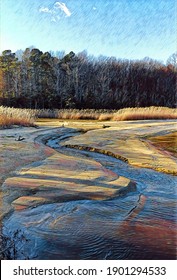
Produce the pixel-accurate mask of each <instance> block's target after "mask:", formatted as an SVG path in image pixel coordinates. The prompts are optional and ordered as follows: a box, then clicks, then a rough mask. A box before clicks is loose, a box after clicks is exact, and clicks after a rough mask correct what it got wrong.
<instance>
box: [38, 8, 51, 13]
mask: <svg viewBox="0 0 177 280" xmlns="http://www.w3.org/2000/svg"><path fill="white" fill-rule="evenodd" d="M39 12H40V13H47V14H52V13H53V11H52V10H50V9H49V8H47V7H41V8H40V9H39Z"/></svg>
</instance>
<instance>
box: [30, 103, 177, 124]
mask: <svg viewBox="0 0 177 280" xmlns="http://www.w3.org/2000/svg"><path fill="white" fill-rule="evenodd" d="M34 114H35V115H36V117H38V118H56V119H73V120H82V119H85V120H87V119H88V120H99V121H111V120H113V121H126V120H146V119H177V109H172V108H168V107H153V106H152V107H144V108H125V109H121V110H118V111H115V110H114V111H113V110H93V109H86V110H77V109H66V110H65V109H63V110H34Z"/></svg>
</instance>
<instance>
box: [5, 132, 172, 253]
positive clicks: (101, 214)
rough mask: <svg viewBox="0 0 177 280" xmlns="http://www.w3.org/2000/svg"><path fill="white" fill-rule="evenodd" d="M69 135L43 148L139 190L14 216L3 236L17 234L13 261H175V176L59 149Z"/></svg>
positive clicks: (52, 138) (105, 158) (23, 211)
mask: <svg viewBox="0 0 177 280" xmlns="http://www.w3.org/2000/svg"><path fill="white" fill-rule="evenodd" d="M73 135H75V134H72V131H71V132H68V130H67V134H66V135H64V134H63V135H62V136H61V137H59V136H53V137H51V138H50V139H48V141H47V142H46V145H48V146H50V147H52V148H54V149H56V150H57V151H58V152H60V153H62V154H64V155H72V156H73V157H77V159H78V158H88V159H93V160H95V161H96V162H99V163H100V164H101V165H102V166H104V167H106V168H107V169H109V170H111V171H113V172H114V173H116V174H118V175H119V176H125V177H127V178H129V179H131V180H133V181H135V182H136V183H137V188H136V190H134V191H132V192H129V193H122V195H120V196H118V197H115V198H112V199H107V200H85V199H83V200H82V199H80V200H72V201H66V202H65V201H64V202H60V203H58V202H56V203H51V204H50V203H48V204H43V205H40V206H36V207H33V208H27V209H25V210H22V211H14V212H12V214H11V215H9V216H8V217H6V218H5V220H4V228H3V233H4V234H5V235H6V236H11V237H13V236H14V233H16V245H15V258H16V259H176V252H177V248H176V233H177V229H176V220H177V216H176V213H177V204H176V201H177V193H176V185H177V179H176V177H175V176H172V175H168V174H164V173H161V172H157V171H154V170H151V169H145V168H135V167H133V166H131V165H129V164H127V163H125V162H123V161H121V160H119V159H116V158H113V157H111V156H107V155H102V154H100V153H95V152H89V151H81V150H76V149H70V148H66V147H63V146H61V145H60V142H61V141H63V139H64V138H65V137H72V136H73Z"/></svg>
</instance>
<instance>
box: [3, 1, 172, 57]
mask: <svg viewBox="0 0 177 280" xmlns="http://www.w3.org/2000/svg"><path fill="white" fill-rule="evenodd" d="M0 3H1V4H0V15H1V19H0V20H1V22H0V23H1V24H0V26H1V28H0V51H1V52H2V51H3V50H5V49H10V50H12V51H13V52H14V51H16V50H19V49H22V50H25V49H26V48H27V47H30V46H34V47H36V48H38V49H40V50H41V51H43V52H45V51H63V50H64V51H65V52H66V53H69V52H70V51H74V52H75V53H79V52H82V51H84V50H86V51H87V53H88V54H89V55H94V56H99V55H104V56H114V57H116V58H121V59H143V58H144V57H151V58H153V59H157V60H160V61H163V62H166V60H167V59H168V57H169V56H170V55H171V54H173V53H174V52H176V44H177V40H176V7H175V4H176V0H61V1H52V0H2V1H0Z"/></svg>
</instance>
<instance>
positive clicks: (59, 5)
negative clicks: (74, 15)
mask: <svg viewBox="0 0 177 280" xmlns="http://www.w3.org/2000/svg"><path fill="white" fill-rule="evenodd" d="M54 8H55V9H60V10H61V11H63V12H64V13H65V15H66V16H67V17H70V16H71V12H70V10H69V9H68V8H67V7H66V4H65V3H61V2H56V3H55V4H54Z"/></svg>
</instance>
